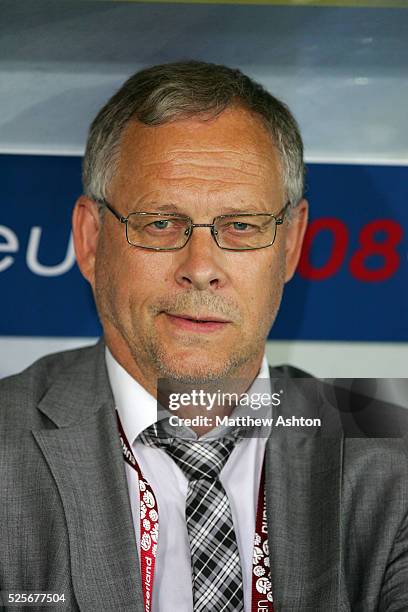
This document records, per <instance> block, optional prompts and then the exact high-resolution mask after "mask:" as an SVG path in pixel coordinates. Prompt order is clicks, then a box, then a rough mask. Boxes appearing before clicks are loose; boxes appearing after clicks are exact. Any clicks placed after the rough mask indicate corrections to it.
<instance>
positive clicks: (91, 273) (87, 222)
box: [72, 196, 101, 288]
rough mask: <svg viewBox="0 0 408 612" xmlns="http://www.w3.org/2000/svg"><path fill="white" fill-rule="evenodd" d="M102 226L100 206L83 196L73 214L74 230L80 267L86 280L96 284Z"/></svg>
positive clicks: (77, 202)
mask: <svg viewBox="0 0 408 612" xmlns="http://www.w3.org/2000/svg"><path fill="white" fill-rule="evenodd" d="M100 227H101V221H100V217H99V211H98V206H97V205H96V204H95V202H93V201H92V200H90V199H89V198H87V197H86V196H81V197H80V198H78V200H77V201H76V204H75V208H74V211H73V214H72V232H73V238H74V247H75V253H76V258H77V262H78V266H79V269H80V270H81V272H82V275H83V276H84V277H85V278H86V280H87V281H88V282H89V283H90V284H91V285H92V288H94V286H95V258H96V249H97V245H98V236H99V231H100Z"/></svg>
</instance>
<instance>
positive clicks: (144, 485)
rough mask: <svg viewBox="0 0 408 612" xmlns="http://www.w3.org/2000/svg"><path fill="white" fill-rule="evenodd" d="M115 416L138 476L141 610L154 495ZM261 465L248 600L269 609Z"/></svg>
mask: <svg viewBox="0 0 408 612" xmlns="http://www.w3.org/2000/svg"><path fill="white" fill-rule="evenodd" d="M116 415H117V418H118V428H119V436H120V441H121V445H122V452H123V458H124V460H125V461H126V463H127V464H128V465H130V467H131V468H133V469H134V470H136V472H137V475H138V480H139V501H140V569H141V575H142V588H143V598H144V604H145V612H151V610H152V593H153V581H154V569H155V562H156V555H157V545H158V539H159V512H158V507H157V502H156V498H155V495H154V493H153V490H152V488H151V486H150V485H149V483H148V481H147V480H146V478H145V477H144V476H143V474H142V471H141V469H140V467H139V465H138V463H137V461H136V459H135V456H134V454H133V451H132V448H131V446H130V444H129V442H128V439H127V437H126V434H125V432H124V431H123V427H122V423H121V422H120V419H119V413H118V412H116ZM264 472H265V467H264V466H263V467H262V474H261V481H260V484H259V495H258V506H257V512H256V526H255V538H254V550H253V566H252V602H251V612H273V603H272V601H273V600H272V590H271V579H270V566H269V549H268V525H267V521H266V502H265V473H264Z"/></svg>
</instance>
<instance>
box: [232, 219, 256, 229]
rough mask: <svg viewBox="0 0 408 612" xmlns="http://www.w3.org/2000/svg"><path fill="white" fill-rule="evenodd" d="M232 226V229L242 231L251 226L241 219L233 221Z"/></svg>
mask: <svg viewBox="0 0 408 612" xmlns="http://www.w3.org/2000/svg"><path fill="white" fill-rule="evenodd" d="M232 227H233V229H234V230H240V231H243V230H246V229H248V228H249V227H252V226H250V225H249V223H243V222H242V221H234V223H232Z"/></svg>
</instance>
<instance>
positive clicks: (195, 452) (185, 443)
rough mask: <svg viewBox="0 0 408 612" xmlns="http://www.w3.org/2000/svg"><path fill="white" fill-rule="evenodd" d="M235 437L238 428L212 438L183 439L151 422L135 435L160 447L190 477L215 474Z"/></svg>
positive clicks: (231, 446) (216, 475)
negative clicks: (222, 435)
mask: <svg viewBox="0 0 408 612" xmlns="http://www.w3.org/2000/svg"><path fill="white" fill-rule="evenodd" d="M238 437H239V432H238V431H234V432H232V433H231V434H228V435H226V436H224V437H222V438H218V439H214V440H187V439H182V438H175V437H171V436H169V434H167V433H166V432H165V431H164V429H163V427H162V426H161V424H157V423H154V424H153V425H151V426H150V427H148V428H147V429H145V431H144V432H143V433H142V434H140V436H139V439H140V440H141V442H143V443H144V444H147V445H148V446H157V447H159V448H163V449H164V450H165V451H166V453H167V454H168V455H169V456H170V457H171V458H172V459H173V461H174V462H175V463H176V464H177V465H178V467H179V468H180V469H181V470H182V471H183V473H184V475H185V476H186V478H187V479H188V480H189V481H191V480H202V479H207V480H208V479H209V480H215V479H216V478H218V476H219V474H220V472H221V470H222V468H223V467H224V465H225V464H226V463H227V461H228V458H229V456H230V454H231V452H232V450H233V448H234V446H235V444H236V442H237V439H238Z"/></svg>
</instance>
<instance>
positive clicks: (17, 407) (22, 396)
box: [0, 345, 96, 429]
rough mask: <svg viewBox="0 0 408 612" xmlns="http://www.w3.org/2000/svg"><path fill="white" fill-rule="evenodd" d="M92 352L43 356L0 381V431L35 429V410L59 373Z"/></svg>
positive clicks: (88, 350)
mask: <svg viewBox="0 0 408 612" xmlns="http://www.w3.org/2000/svg"><path fill="white" fill-rule="evenodd" d="M95 349H96V346H95V345H93V346H89V347H85V348H80V349H73V350H69V351H61V352H58V353H53V354H50V355H46V356H45V357H42V358H40V359H38V360H37V361H35V362H34V363H33V364H31V365H30V366H29V367H28V368H26V369H25V370H23V371H22V372H20V373H18V374H14V375H12V376H8V377H6V378H3V379H1V380H0V428H2V427H3V426H4V425H7V426H10V425H15V426H16V427H18V428H19V429H20V428H21V427H22V426H23V427H24V428H26V427H30V428H31V427H32V426H35V425H36V424H37V421H38V419H39V418H40V417H39V415H38V411H37V410H36V409H35V408H36V406H37V405H38V403H39V402H40V401H41V399H42V398H43V396H44V395H45V394H46V392H47V391H48V389H49V388H50V387H51V385H52V384H53V382H54V381H55V380H56V379H57V378H58V376H59V375H60V373H61V372H63V371H64V370H66V369H68V368H70V367H72V366H73V365H75V364H76V363H77V362H81V361H83V360H88V359H90V358H92V353H93V352H95Z"/></svg>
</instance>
